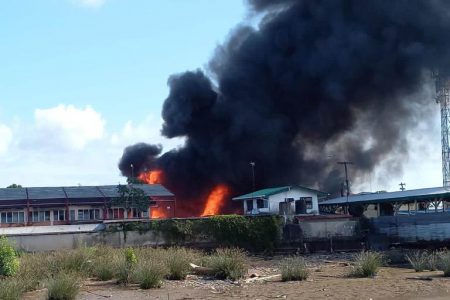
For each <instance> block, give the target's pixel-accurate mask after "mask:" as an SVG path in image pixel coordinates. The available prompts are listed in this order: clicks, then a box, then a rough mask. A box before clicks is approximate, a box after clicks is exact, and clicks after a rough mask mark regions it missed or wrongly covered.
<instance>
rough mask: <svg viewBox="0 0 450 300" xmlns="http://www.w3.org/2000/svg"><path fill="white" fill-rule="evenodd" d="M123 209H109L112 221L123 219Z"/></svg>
mask: <svg viewBox="0 0 450 300" xmlns="http://www.w3.org/2000/svg"><path fill="white" fill-rule="evenodd" d="M123 212H124V209H123V208H110V209H108V218H110V219H123V215H124V214H123Z"/></svg>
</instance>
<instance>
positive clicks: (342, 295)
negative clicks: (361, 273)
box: [26, 254, 450, 300]
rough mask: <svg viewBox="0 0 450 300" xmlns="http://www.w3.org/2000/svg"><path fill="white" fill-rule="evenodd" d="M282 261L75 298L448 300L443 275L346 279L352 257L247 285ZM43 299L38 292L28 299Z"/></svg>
mask: <svg viewBox="0 0 450 300" xmlns="http://www.w3.org/2000/svg"><path fill="white" fill-rule="evenodd" d="M281 259H282V258H281V257H277V258H273V259H270V260H265V259H263V258H250V259H249V265H250V269H249V276H248V277H247V278H246V279H243V280H240V281H239V282H230V281H217V280H206V279H203V278H201V277H197V276H189V277H188V278H187V280H185V281H165V282H164V284H163V286H162V288H160V289H152V290H141V289H139V288H138V287H136V286H131V287H122V286H118V285H116V284H113V283H106V284H105V283H100V282H92V281H88V282H86V283H85V285H84V286H83V287H82V291H81V293H80V294H79V295H78V297H77V299H86V300H94V299H95V300H100V299H129V300H133V299H164V300H175V299H327V298H328V299H367V300H369V299H373V300H375V299H388V300H389V299H400V300H406V299H408V300H409V299H433V300H441V299H450V278H448V279H447V278H444V277H442V273H441V272H439V271H435V272H420V273H416V272H414V270H412V269H410V268H405V267H383V268H381V270H380V271H379V273H378V275H377V276H376V277H375V278H348V277H347V276H346V274H348V273H349V271H350V269H351V267H350V266H349V264H348V262H349V255H348V254H337V255H333V256H330V255H314V256H308V257H306V259H307V261H308V264H309V266H310V269H311V273H310V277H309V278H308V280H307V281H303V282H281V281H280V279H279V277H274V278H270V279H268V280H255V281H252V282H248V280H249V277H250V275H251V274H255V275H257V276H258V278H262V277H266V276H270V275H276V274H279V271H278V269H277V266H278V265H279V263H280V261H281ZM42 293H43V292H41V294H42ZM39 296H40V295H39V292H35V293H32V294H29V295H27V297H26V299H38V298H40V297H39Z"/></svg>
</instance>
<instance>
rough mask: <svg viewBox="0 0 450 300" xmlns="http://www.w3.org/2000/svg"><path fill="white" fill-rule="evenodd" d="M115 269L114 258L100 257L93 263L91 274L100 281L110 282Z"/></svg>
mask: <svg viewBox="0 0 450 300" xmlns="http://www.w3.org/2000/svg"><path fill="white" fill-rule="evenodd" d="M116 267H117V263H116V261H115V260H114V258H111V257H102V258H100V259H97V260H96V261H95V266H94V268H93V272H92V273H93V275H94V276H95V278H97V279H99V280H101V281H106V280H111V279H113V278H114V276H115V268H116Z"/></svg>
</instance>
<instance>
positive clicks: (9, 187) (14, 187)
mask: <svg viewBox="0 0 450 300" xmlns="http://www.w3.org/2000/svg"><path fill="white" fill-rule="evenodd" d="M6 188H8V189H19V188H22V186H21V185H20V184H15V183H13V184H11V185H9V186H7V187H6Z"/></svg>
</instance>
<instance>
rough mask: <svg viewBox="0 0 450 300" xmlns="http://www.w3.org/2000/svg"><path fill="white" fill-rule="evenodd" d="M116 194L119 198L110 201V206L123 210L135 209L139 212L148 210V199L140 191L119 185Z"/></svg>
mask: <svg viewBox="0 0 450 300" xmlns="http://www.w3.org/2000/svg"><path fill="white" fill-rule="evenodd" d="M117 192H118V194H119V197H117V198H113V199H112V201H111V203H110V204H111V206H120V207H124V208H125V209H130V208H136V209H137V210H138V211H139V212H145V211H147V210H148V206H149V205H150V199H149V198H148V197H147V196H146V195H145V192H144V191H143V190H142V189H140V188H136V187H133V186H128V185H121V184H119V185H118V186H117Z"/></svg>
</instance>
